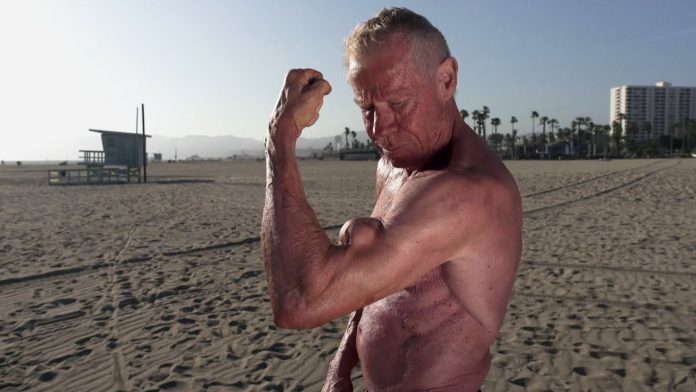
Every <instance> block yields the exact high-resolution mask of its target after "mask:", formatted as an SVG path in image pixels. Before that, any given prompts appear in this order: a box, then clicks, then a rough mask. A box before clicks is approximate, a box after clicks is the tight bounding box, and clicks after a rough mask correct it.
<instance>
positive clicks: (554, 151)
mask: <svg viewBox="0 0 696 392" xmlns="http://www.w3.org/2000/svg"><path fill="white" fill-rule="evenodd" d="M459 115H460V116H461V117H462V119H463V120H464V121H465V122H466V121H467V118H469V117H471V121H472V124H471V125H473V126H472V128H473V130H474V132H476V133H477V134H478V135H479V136H480V137H482V138H483V139H484V140H485V141H486V142H487V144H488V145H489V147H490V148H491V149H492V150H493V151H495V152H496V153H497V154H498V155H499V156H500V157H502V158H504V159H597V158H605V159H606V158H618V157H633V158H650V157H658V156H672V155H675V154H677V155H685V156H688V155H689V154H691V153H693V152H694V147H696V120H693V119H688V118H687V119H683V120H681V121H679V122H677V123H675V124H672V125H671V126H670V127H669V129H668V132H667V134H657V133H655V132H652V129H651V128H652V127H651V125H650V123H644V124H640V125H639V124H635V123H633V122H630V121H627V120H626V116H625V114H623V113H619V114H618V115H617V117H618V120H617V121H614V122H613V123H612V124H611V125H609V124H596V123H595V122H593V121H592V118H590V117H587V116H578V117H575V119H574V120H572V121H571V122H570V126H566V127H561V126H560V124H559V122H558V120H556V119H555V118H549V117H548V116H542V115H540V114H539V112H537V111H536V110H532V111H531V113H530V118H531V119H532V129H531V133H528V134H525V135H522V136H521V137H518V130H517V129H516V128H515V124H517V123H518V122H519V121H518V120H517V117H515V116H511V117H510V120H509V124H510V131H509V132H505V133H502V132H498V128H499V127H501V126H502V125H503V122H502V120H501V119H500V118H499V117H491V111H490V108H489V107H488V106H483V108H481V110H478V109H477V110H474V111H472V112H471V113H469V112H468V111H467V110H460V111H459ZM488 124H490V128H488V126H487V125H488ZM536 125H539V128H540V129H539V131H540V132H538V133H537V127H536ZM624 126H625V128H626V129H625V130H624V129H623V128H624ZM489 130H491V131H492V132H490V134H489V132H488V131H489ZM342 134H343V136H344V137H345V146H348V147H347V148H348V149H352V150H373V149H374V145H373V143H372V142H371V141H370V140H367V142H361V141H359V140H357V133H356V132H355V131H354V130H351V129H350V128H349V127H345V128H344V131H343V133H342ZM641 134H642V135H644V136H645V137H640V135H641ZM349 137H350V140H349ZM345 148H346V147H344V149H345ZM337 150H338V146H334V145H333V142H329V143H328V144H327V145H326V146H325V147H324V152H326V153H330V154H333V153H335V152H337Z"/></svg>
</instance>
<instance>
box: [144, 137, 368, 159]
mask: <svg viewBox="0 0 696 392" xmlns="http://www.w3.org/2000/svg"><path fill="white" fill-rule="evenodd" d="M356 134H357V137H356V138H357V140H359V141H361V142H366V141H367V134H366V133H365V132H364V131H363V132H356ZM337 136H338V135H337ZM340 136H341V140H345V135H340ZM348 140H349V141H352V138H351V137H350V136H349V137H348ZM329 143H334V136H324V137H317V138H306V137H300V139H299V140H298V141H297V155H298V156H308V155H311V154H312V153H313V152H318V151H322V150H323V149H324V147H326V145H327V144H329ZM147 150H148V152H150V153H161V154H162V157H163V159H174V154H175V152H176V156H177V158H178V159H186V158H189V157H192V156H194V155H197V156H198V157H200V158H227V157H231V156H233V155H245V154H246V155H252V156H262V155H263V141H262V140H257V139H252V138H242V137H237V136H232V135H226V136H202V135H189V136H183V137H169V136H160V135H152V138H151V139H148V146H147Z"/></svg>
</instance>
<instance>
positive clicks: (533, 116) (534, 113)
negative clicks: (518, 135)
mask: <svg viewBox="0 0 696 392" xmlns="http://www.w3.org/2000/svg"><path fill="white" fill-rule="evenodd" d="M531 117H532V134H534V123H535V122H536V118H537V117H539V113H538V112H537V111H536V110H532V116H531Z"/></svg>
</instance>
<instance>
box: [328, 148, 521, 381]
mask: <svg viewBox="0 0 696 392" xmlns="http://www.w3.org/2000/svg"><path fill="white" fill-rule="evenodd" d="M459 139H461V138H456V139H455V140H454V145H453V146H452V147H454V148H453V149H454V150H455V153H454V154H452V161H451V162H450V163H449V164H448V167H446V168H444V169H441V170H437V171H431V172H425V173H423V172H419V173H415V174H412V175H411V177H410V178H409V176H408V175H407V173H406V170H405V169H398V168H394V167H393V166H391V164H390V163H389V162H388V161H387V160H383V161H381V162H380V165H379V169H378V173H381V174H382V175H381V176H378V178H377V184H376V188H377V193H378V194H377V201H376V204H375V208H374V211H373V213H372V216H371V217H370V218H360V219H356V220H351V221H349V222H347V223H346V225H345V226H344V229H343V230H342V231H341V233H340V235H339V242H342V243H350V242H351V240H352V241H355V240H356V239H357V238H356V237H363V236H372V235H374V234H373V233H374V232H375V228H378V227H380V226H382V221H381V220H382V219H384V217H385V216H386V217H389V215H390V210H398V208H399V206H395V205H394V204H393V203H394V200H395V199H396V198H397V195H398V194H399V192H409V191H411V189H410V188H409V187H408V186H406V185H407V183H408V181H409V180H410V181H417V180H427V177H428V176H433V175H438V174H439V175H441V174H442V173H443V172H445V173H446V174H447V175H459V176H466V175H467V171H477V168H475V167H472V168H468V169H464V170H462V169H458V168H459V167H461V166H466V164H463V165H462V163H464V162H463V161H464V159H458V158H460V157H461V155H460V154H461V153H463V152H464V151H465V150H466V147H465V146H459V148H457V147H458V146H457V144H458V143H459V144H463V143H462V142H463V140H459ZM473 141H476V139H472V142H473ZM453 168H454V169H453ZM499 169H501V168H499ZM489 170H490V169H489ZM498 171H499V172H498V173H497V174H493V173H491V174H492V175H498V176H501V178H502V180H503V181H507V182H510V181H511V178H509V177H508V175H507V174H506V171H504V170H498ZM414 177H415V179H414ZM510 185H512V184H510ZM453 229H455V228H453ZM361 240H364V238H361ZM485 247H486V245H482V248H484V249H482V252H481V254H482V256H483V255H486V254H490V253H491V252H490V250H488V251H487V250H486V249H485ZM518 251H519V249H517V248H516V247H514V248H513V249H510V250H509V251H508V253H510V254H509V255H504V254H503V255H498V257H496V256H493V259H490V260H486V259H485V258H483V257H482V258H480V259H479V260H476V261H474V262H472V261H471V260H464V259H461V260H452V261H449V262H447V263H445V264H442V265H441V266H440V267H438V268H436V269H434V270H433V271H431V272H430V273H428V274H427V275H425V276H423V277H422V278H421V279H419V280H418V281H417V282H416V283H415V284H413V285H411V286H409V287H407V288H405V289H404V290H402V291H399V292H397V293H395V294H392V295H390V296H388V297H386V298H383V299H381V300H379V301H377V302H375V303H373V304H371V305H368V306H366V307H365V308H364V309H363V311H362V316H361V318H360V321H359V323H358V327H357V331H356V336H355V346H356V351H357V354H358V358H359V362H360V366H361V368H362V372H363V377H364V385H365V387H366V388H367V389H366V390H368V391H404V390H408V391H412V390H415V391H418V390H422V391H426V390H427V391H468V390H471V391H476V390H478V388H479V386H480V385H481V383H482V382H483V380H484V378H485V376H486V374H487V373H488V370H489V367H490V355H489V352H488V348H489V346H490V344H491V342H492V339H494V338H495V334H496V333H497V329H495V330H491V329H490V327H487V326H486V325H484V324H482V323H481V322H480V321H479V320H477V319H476V317H474V316H472V314H471V313H470V312H471V311H472V310H475V313H476V312H478V314H482V313H493V316H494V317H496V318H498V319H501V318H502V315H503V313H504V304H506V303H507V300H508V298H509V285H510V282H511V281H512V278H513V277H514V272H515V270H516V265H514V266H512V267H513V268H510V266H508V265H506V263H507V261H506V260H510V259H512V260H514V259H515V253H516V252H518ZM470 252H471V253H473V254H474V255H475V254H476V253H478V251H477V250H476V249H473V250H470ZM462 264H466V266H465V267H464V268H462V267H461V265H462ZM493 271H498V272H499V273H500V276H498V278H499V279H494V278H493V277H491V276H490V275H491V274H492V273H493ZM492 278H493V279H492ZM484 281H486V282H488V283H487V284H482V283H483V282H484ZM472 296H473V297H483V296H485V297H487V298H488V299H489V301H491V302H497V303H498V305H499V306H495V307H486V308H482V307H481V306H480V304H479V303H477V302H476V301H472V300H471V298H472ZM492 297H495V298H492Z"/></svg>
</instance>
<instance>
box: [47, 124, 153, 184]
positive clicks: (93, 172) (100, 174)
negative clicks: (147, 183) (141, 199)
mask: <svg viewBox="0 0 696 392" xmlns="http://www.w3.org/2000/svg"><path fill="white" fill-rule="evenodd" d="M90 132H96V133H99V134H101V139H102V147H103V150H101V151H97V150H80V153H81V154H82V155H80V158H81V159H82V162H81V164H82V165H84V166H85V168H84V169H58V170H49V172H48V183H49V184H50V185H70V184H119V183H130V182H140V181H141V176H140V168H141V167H143V166H144V165H146V164H147V162H146V161H145V159H146V155H145V154H146V151H145V145H146V143H145V139H144V137H151V136H150V135H146V136H143V134H141V133H130V132H117V131H105V130H101V129H90Z"/></svg>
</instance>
